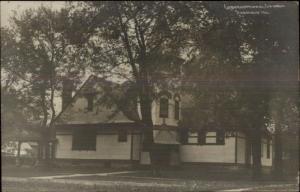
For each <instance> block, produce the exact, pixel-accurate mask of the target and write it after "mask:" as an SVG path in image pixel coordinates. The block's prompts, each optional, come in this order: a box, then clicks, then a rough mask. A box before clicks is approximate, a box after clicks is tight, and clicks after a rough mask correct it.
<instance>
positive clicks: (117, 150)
mask: <svg viewBox="0 0 300 192" xmlns="http://www.w3.org/2000/svg"><path fill="white" fill-rule="evenodd" d="M56 138H57V139H58V144H57V151H56V158H57V159H60V158H62V159H116V160H130V154H131V135H127V142H118V135H117V134H114V135H97V138H96V151H76V150H72V135H71V134H70V135H57V136H56ZM135 155H136V154H135Z"/></svg>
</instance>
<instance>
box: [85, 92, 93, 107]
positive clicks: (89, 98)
mask: <svg viewBox="0 0 300 192" xmlns="http://www.w3.org/2000/svg"><path fill="white" fill-rule="evenodd" d="M85 97H86V99H87V111H93V108H94V94H91V93H89V94H86V95H85Z"/></svg>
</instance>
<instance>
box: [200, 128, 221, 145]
mask: <svg viewBox="0 0 300 192" xmlns="http://www.w3.org/2000/svg"><path fill="white" fill-rule="evenodd" d="M199 143H200V144H203V145H205V144H207V145H224V144H225V131H222V130H219V131H206V132H203V133H202V134H201V136H200V137H199Z"/></svg>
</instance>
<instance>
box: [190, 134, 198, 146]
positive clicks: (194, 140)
mask: <svg viewBox="0 0 300 192" xmlns="http://www.w3.org/2000/svg"><path fill="white" fill-rule="evenodd" d="M188 143H190V144H197V143H198V133H197V132H195V133H193V132H189V137H188Z"/></svg>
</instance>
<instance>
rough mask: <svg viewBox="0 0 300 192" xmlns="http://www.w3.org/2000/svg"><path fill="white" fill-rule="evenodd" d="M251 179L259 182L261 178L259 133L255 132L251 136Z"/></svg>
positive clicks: (258, 131)
mask: <svg viewBox="0 0 300 192" xmlns="http://www.w3.org/2000/svg"><path fill="white" fill-rule="evenodd" d="M252 160H253V165H252V179H253V180H260V179H261V177H262V169H261V131H260V130H255V132H254V133H253V135H252Z"/></svg>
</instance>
